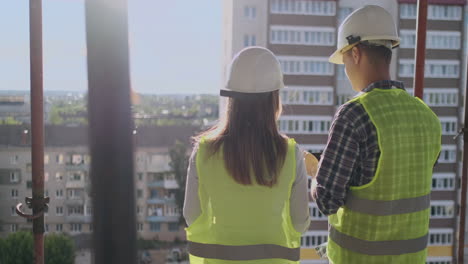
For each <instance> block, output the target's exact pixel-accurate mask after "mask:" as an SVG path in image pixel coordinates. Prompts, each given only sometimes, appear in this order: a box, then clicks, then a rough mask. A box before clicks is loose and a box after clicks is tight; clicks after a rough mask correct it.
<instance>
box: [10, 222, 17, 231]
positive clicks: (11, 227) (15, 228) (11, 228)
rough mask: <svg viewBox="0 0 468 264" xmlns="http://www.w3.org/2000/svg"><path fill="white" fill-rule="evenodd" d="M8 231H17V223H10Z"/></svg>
mask: <svg viewBox="0 0 468 264" xmlns="http://www.w3.org/2000/svg"><path fill="white" fill-rule="evenodd" d="M10 231H11V232H16V231H18V224H11V225H10Z"/></svg>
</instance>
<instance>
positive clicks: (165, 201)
mask: <svg viewBox="0 0 468 264" xmlns="http://www.w3.org/2000/svg"><path fill="white" fill-rule="evenodd" d="M146 203H147V204H175V197H157V198H150V199H148V200H147V201H146Z"/></svg>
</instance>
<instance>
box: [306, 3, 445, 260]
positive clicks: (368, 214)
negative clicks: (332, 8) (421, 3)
mask: <svg viewBox="0 0 468 264" xmlns="http://www.w3.org/2000/svg"><path fill="white" fill-rule="evenodd" d="M398 44H399V38H398V35H397V30H396V26H395V23H394V21H393V18H392V16H391V15H390V14H389V13H388V12H387V11H386V10H385V9H383V8H381V7H378V6H365V7H363V8H361V9H358V10H356V11H355V12H353V13H352V14H350V15H349V16H348V17H347V18H346V19H345V20H344V21H343V23H342V25H341V26H340V28H339V33H338V44H337V46H338V48H337V51H336V52H335V53H333V55H332V56H331V57H330V62H332V63H336V64H344V65H345V70H346V75H347V76H348V78H349V80H350V82H351V84H352V87H353V89H354V90H355V91H358V92H360V94H359V95H358V96H357V97H356V98H354V99H352V100H351V101H349V102H347V103H345V104H344V105H343V106H341V107H340V108H339V109H338V111H337V113H336V115H335V117H334V120H333V122H332V126H331V128H330V134H329V138H328V143H327V146H326V148H325V150H324V152H323V154H322V158H321V161H320V164H319V169H318V172H317V176H316V182H315V181H314V184H315V186H314V187H313V189H312V197H313V198H314V200H315V201H316V202H317V205H318V207H319V209H320V210H321V211H322V213H324V214H326V215H328V216H329V241H328V245H327V255H328V258H329V259H330V261H331V262H332V263H334V264H342V263H346V264H363V263H366V264H367V263H378V264H386V263H400V264H401V263H408V264H409V263H411V264H418V263H421V264H422V263H425V261H426V254H427V253H426V251H427V250H426V247H427V238H428V230H429V216H430V214H429V207H430V197H429V195H430V192H431V178H432V168H433V165H434V164H435V162H436V160H437V157H438V154H439V152H440V144H441V127H440V122H439V120H438V118H437V116H436V115H435V114H434V113H433V112H432V111H431V109H430V108H429V107H428V106H426V105H425V104H424V103H423V102H422V101H421V100H419V99H418V98H415V97H413V96H411V95H409V94H408V93H407V92H406V91H405V89H404V87H403V83H401V82H398V81H393V80H391V78H390V69H389V68H390V61H391V56H392V48H395V47H397V46H398Z"/></svg>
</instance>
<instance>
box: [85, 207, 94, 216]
mask: <svg viewBox="0 0 468 264" xmlns="http://www.w3.org/2000/svg"><path fill="white" fill-rule="evenodd" d="M92 214H93V207H92V206H89V205H87V206H86V215H92Z"/></svg>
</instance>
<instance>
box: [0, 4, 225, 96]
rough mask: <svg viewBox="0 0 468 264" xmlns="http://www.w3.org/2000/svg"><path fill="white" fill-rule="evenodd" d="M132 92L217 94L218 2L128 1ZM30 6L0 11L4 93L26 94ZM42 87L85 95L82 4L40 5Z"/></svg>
mask: <svg viewBox="0 0 468 264" xmlns="http://www.w3.org/2000/svg"><path fill="white" fill-rule="evenodd" d="M128 2H129V31H130V32H129V37H130V45H131V48H130V54H131V55H130V56H131V57H130V60H131V78H132V87H133V88H134V89H135V90H136V91H138V92H144V93H166V94H167V93H170V94H174V93H216V92H217V91H218V89H219V86H220V85H221V52H222V39H221V38H222V36H221V26H222V7H221V4H222V1H221V0H215V1H213V0H196V1H193V0H170V1H161V0H129V1H128ZM28 6H29V1H27V0H3V1H2V8H0V35H1V36H2V41H0V90H29V7H28ZM43 45H44V46H43V47H44V89H45V90H66V91H85V90H86V89H87V80H86V57H85V56H86V55H85V54H86V52H85V51H86V39H85V13H84V0H43Z"/></svg>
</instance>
